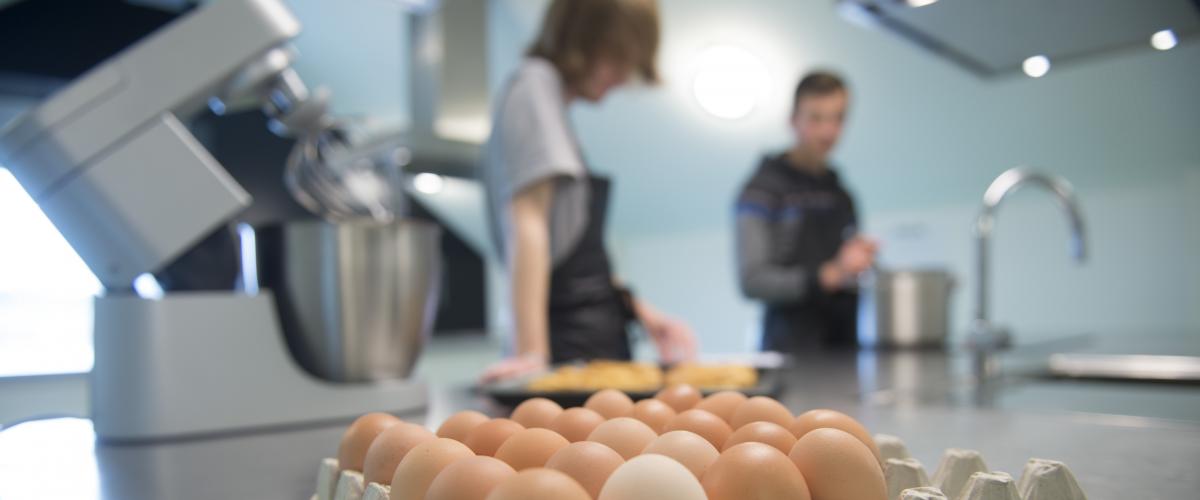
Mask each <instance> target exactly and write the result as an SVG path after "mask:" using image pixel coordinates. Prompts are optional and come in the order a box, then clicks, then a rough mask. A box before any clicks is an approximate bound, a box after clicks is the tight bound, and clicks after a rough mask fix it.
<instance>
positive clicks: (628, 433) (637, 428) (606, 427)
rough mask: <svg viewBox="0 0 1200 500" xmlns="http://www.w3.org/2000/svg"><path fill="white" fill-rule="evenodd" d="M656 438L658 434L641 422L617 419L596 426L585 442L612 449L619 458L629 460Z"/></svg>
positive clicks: (622, 418) (624, 418) (625, 418)
mask: <svg viewBox="0 0 1200 500" xmlns="http://www.w3.org/2000/svg"><path fill="white" fill-rule="evenodd" d="M656 437H658V433H657V432H654V429H651V428H650V426H648V425H646V424H643V423H642V421H641V420H637V419H635V418H629V417H617V418H614V419H612V420H609V421H607V422H604V423H603V424H600V425H598V426H596V430H594V431H592V433H591V434H588V438H587V440H588V441H595V442H597V443H600V444H602V445H605V446H607V447H609V448H612V449H613V451H615V452H617V453H620V454H621V458H624V459H625V460H629V459H631V458H633V457H636V456H637V455H638V454H639V453H641V452H642V450H644V449H646V445H648V444H650V442H651V441H654V438H656Z"/></svg>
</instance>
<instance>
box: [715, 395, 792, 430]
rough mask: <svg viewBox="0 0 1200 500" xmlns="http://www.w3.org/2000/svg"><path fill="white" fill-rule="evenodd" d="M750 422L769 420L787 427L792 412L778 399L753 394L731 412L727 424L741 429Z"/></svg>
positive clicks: (790, 422)
mask: <svg viewBox="0 0 1200 500" xmlns="http://www.w3.org/2000/svg"><path fill="white" fill-rule="evenodd" d="M750 422H771V423H772V424H775V425H778V426H780V427H783V428H784V429H787V428H788V426H790V425H792V412H791V411H789V410H788V409H787V407H786V406H783V405H782V404H780V403H779V401H775V400H774V399H771V398H768V397H766V396H755V397H752V398H750V399H747V400H746V402H745V403H742V405H741V406H739V407H738V409H737V410H735V411H734V412H733V418H732V419H731V420H730V421H729V425H730V426H731V427H733V428H734V429H741V428H742V426H743V425H746V424H748V423H750Z"/></svg>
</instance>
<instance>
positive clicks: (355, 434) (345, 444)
mask: <svg viewBox="0 0 1200 500" xmlns="http://www.w3.org/2000/svg"><path fill="white" fill-rule="evenodd" d="M400 422H401V420H400V419H398V418H396V417H394V416H392V415H388V414H387V413H368V414H366V415H363V416H361V417H358V418H357V419H355V420H354V423H352V424H350V427H347V428H346V432H345V433H343V434H342V441H341V443H339V444H338V453H337V459H338V467H340V468H341V469H342V470H353V471H359V472H362V468H363V460H364V459H365V458H367V448H370V447H371V442H372V441H374V440H375V438H376V437H377V436H379V433H381V432H383V431H384V429H387V428H388V427H391V426H393V425H396V424H398V423H400Z"/></svg>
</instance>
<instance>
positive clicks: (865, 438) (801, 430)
mask: <svg viewBox="0 0 1200 500" xmlns="http://www.w3.org/2000/svg"><path fill="white" fill-rule="evenodd" d="M825 427H828V428H831V429H840V430H843V431H846V432H849V433H850V435H852V436H854V437H856V438H858V440H859V441H862V444H864V445H866V446H867V449H869V450H871V454H872V455H874V456H875V460H876V461H878V462H879V463H880V464H882V463H883V454H881V453H880V452H879V447H878V446H876V445H875V439H874V438H872V437H871V432H870V431H868V430H867V428H866V427H863V425H862V424H860V423H858V421H857V420H854V418H852V417H851V416H850V415H846V414H845V413H841V412H837V411H833V410H811V411H806V412H804V413H802V414H800V416H798V417H796V420H795V421H793V422H792V426H791V427H789V430H791V431H792V435H793V436H796V439H799V438H801V437H804V435H805V434H808V433H809V432H811V431H812V430H813V429H820V428H825Z"/></svg>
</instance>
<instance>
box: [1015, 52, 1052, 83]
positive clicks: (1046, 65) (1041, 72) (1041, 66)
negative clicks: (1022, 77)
mask: <svg viewBox="0 0 1200 500" xmlns="http://www.w3.org/2000/svg"><path fill="white" fill-rule="evenodd" d="M1021 69H1023V70H1025V74H1026V75H1029V76H1031V77H1033V78H1041V77H1043V76H1045V75H1046V73H1048V72H1049V71H1050V58H1048V57H1046V56H1042V55H1037V56H1033V57H1030V58H1028V59H1026V60H1025V62H1024V63H1022V64H1021Z"/></svg>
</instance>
